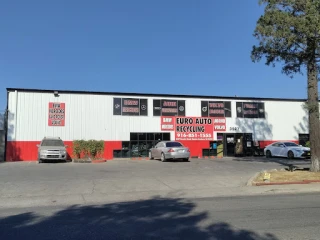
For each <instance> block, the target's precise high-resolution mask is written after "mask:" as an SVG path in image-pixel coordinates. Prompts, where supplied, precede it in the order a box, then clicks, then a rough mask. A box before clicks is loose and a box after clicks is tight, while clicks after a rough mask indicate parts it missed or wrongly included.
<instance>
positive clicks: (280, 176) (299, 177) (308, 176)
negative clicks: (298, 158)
mask: <svg viewBox="0 0 320 240" xmlns="http://www.w3.org/2000/svg"><path fill="white" fill-rule="evenodd" d="M267 173H270V181H267V182H270V183H274V182H299V181H310V180H312V181H314V180H320V172H309V171H301V170H296V171H293V172H289V171H270V172H267ZM264 175H265V174H264V173H263V172H262V173H260V174H259V175H258V177H257V178H256V179H255V180H254V182H255V183H264V182H266V181H264Z"/></svg>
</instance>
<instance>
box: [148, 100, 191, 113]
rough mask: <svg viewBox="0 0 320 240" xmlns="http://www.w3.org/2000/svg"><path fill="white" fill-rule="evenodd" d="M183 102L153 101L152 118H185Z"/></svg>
mask: <svg viewBox="0 0 320 240" xmlns="http://www.w3.org/2000/svg"><path fill="white" fill-rule="evenodd" d="M185 115H186V106H185V100H173V99H154V100H153V116H185Z"/></svg>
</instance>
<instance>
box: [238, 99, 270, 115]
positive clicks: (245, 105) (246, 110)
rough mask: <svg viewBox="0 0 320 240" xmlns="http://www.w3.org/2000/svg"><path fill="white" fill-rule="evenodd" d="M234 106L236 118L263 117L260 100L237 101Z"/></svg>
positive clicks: (262, 107)
mask: <svg viewBox="0 0 320 240" xmlns="http://www.w3.org/2000/svg"><path fill="white" fill-rule="evenodd" d="M236 108H237V117H238V118H265V111H264V103H262V102H237V103H236Z"/></svg>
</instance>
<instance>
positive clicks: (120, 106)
mask: <svg viewBox="0 0 320 240" xmlns="http://www.w3.org/2000/svg"><path fill="white" fill-rule="evenodd" d="M113 115H122V116H148V100H147V99H139V98H114V99H113Z"/></svg>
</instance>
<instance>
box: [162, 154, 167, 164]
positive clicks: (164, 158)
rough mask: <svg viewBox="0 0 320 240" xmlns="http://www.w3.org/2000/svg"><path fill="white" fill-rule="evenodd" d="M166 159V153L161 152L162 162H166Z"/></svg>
mask: <svg viewBox="0 0 320 240" xmlns="http://www.w3.org/2000/svg"><path fill="white" fill-rule="evenodd" d="M165 161H166V157H165V156H164V153H161V162H165Z"/></svg>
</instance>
